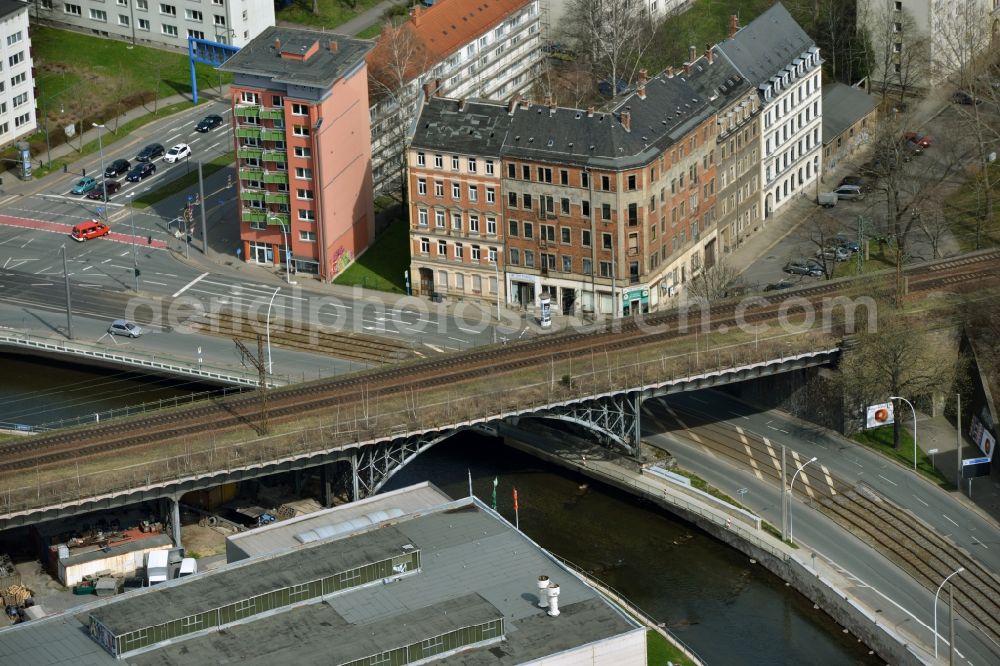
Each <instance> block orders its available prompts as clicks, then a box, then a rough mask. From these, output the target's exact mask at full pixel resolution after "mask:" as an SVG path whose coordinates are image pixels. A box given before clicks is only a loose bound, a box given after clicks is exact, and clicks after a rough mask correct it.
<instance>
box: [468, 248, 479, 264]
mask: <svg viewBox="0 0 1000 666" xmlns="http://www.w3.org/2000/svg"><path fill="white" fill-rule="evenodd" d="M470 257H471V259H472V260H473V261H479V246H478V245H473V246H472V254H471V255H470Z"/></svg>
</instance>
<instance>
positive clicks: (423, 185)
mask: <svg viewBox="0 0 1000 666" xmlns="http://www.w3.org/2000/svg"><path fill="white" fill-rule="evenodd" d="M417 194H427V179H426V178H417Z"/></svg>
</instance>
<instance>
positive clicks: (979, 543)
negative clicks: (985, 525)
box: [972, 537, 990, 550]
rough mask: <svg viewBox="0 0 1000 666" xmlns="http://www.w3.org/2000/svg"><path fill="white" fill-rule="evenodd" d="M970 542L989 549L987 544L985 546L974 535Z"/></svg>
mask: <svg viewBox="0 0 1000 666" xmlns="http://www.w3.org/2000/svg"><path fill="white" fill-rule="evenodd" d="M972 543H973V545H975V546H982V547H983V548H985V549H986V550H989V549H990V547H989V546H987V545H986V544H985V543H983V542H982V541H980V540H979V539H977V538H976V537H972Z"/></svg>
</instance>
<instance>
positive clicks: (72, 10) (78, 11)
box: [63, 3, 83, 16]
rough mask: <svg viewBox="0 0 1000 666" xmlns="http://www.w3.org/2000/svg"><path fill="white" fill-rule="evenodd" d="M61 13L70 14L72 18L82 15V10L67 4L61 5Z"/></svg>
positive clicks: (77, 6)
mask: <svg viewBox="0 0 1000 666" xmlns="http://www.w3.org/2000/svg"><path fill="white" fill-rule="evenodd" d="M63 11H64V12H65V13H67V14H72V15H73V16H82V15H83V10H82V9H80V5H71V4H68V3H67V4H65V5H63Z"/></svg>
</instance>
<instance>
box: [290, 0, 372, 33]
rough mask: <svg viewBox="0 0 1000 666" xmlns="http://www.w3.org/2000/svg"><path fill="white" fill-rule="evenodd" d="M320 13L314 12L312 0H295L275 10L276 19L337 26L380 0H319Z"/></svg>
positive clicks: (326, 26)
mask: <svg viewBox="0 0 1000 666" xmlns="http://www.w3.org/2000/svg"><path fill="white" fill-rule="evenodd" d="M317 4H318V5H319V14H318V15H317V14H313V11H312V9H313V3H312V0H295V1H294V2H293V3H292V4H290V5H289V6H287V7H285V8H284V9H277V10H276V11H275V13H274V14H275V16H274V18H275V20H277V21H289V22H290V23H300V24H302V25H311V26H315V27H319V28H335V27H337V26H338V25H340V24H342V23H346V22H347V21H350V20H351V19H352V18H354V17H355V16H357V15H358V14H361V13H362V12H364V11H365V10H367V9H369V8H371V7H374V6H375V5H377V4H378V0H356V1H355V2H350V1H349V0H317Z"/></svg>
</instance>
